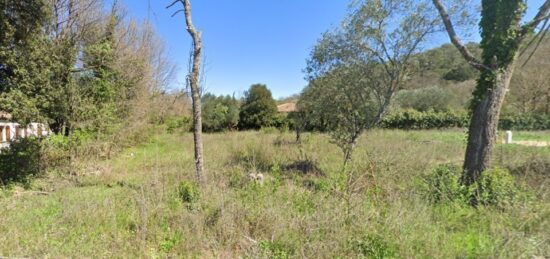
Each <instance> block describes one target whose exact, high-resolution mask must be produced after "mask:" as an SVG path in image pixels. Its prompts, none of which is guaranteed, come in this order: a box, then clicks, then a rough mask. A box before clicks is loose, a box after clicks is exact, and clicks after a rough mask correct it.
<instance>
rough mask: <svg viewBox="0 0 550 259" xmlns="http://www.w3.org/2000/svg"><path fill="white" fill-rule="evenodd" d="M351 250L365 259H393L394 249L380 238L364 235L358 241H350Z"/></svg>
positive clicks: (394, 255)
mask: <svg viewBox="0 0 550 259" xmlns="http://www.w3.org/2000/svg"><path fill="white" fill-rule="evenodd" d="M351 245H352V248H353V250H354V251H355V252H356V253H358V254H360V255H362V256H364V257H366V258H377V259H378V258H380V259H382V258H395V257H396V251H395V250H396V249H395V247H393V246H391V245H389V244H388V243H387V242H386V241H385V240H384V239H383V238H382V237H379V236H373V235H365V236H364V237H363V238H361V239H359V240H353V241H351Z"/></svg>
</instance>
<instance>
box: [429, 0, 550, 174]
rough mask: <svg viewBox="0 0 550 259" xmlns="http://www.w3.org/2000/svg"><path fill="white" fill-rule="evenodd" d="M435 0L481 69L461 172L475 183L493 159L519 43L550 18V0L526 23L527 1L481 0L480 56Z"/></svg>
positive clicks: (452, 31)
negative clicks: (461, 36)
mask: <svg viewBox="0 0 550 259" xmlns="http://www.w3.org/2000/svg"><path fill="white" fill-rule="evenodd" d="M432 2H433V4H434V5H435V7H436V8H437V10H438V12H439V14H440V16H441V19H442V21H443V23H444V24H445V28H446V30H447V33H448V35H449V38H450V40H451V42H452V43H453V44H454V45H455V47H456V48H457V49H458V50H459V51H460V53H461V54H462V56H463V57H464V59H465V60H466V61H468V63H469V64H470V65H471V66H472V67H474V68H476V69H477V70H479V71H480V73H481V74H480V76H479V78H478V80H477V86H476V89H475V91H474V93H473V98H472V102H471V112H472V117H471V121H470V127H469V130H468V145H467V147H466V157H465V159H464V174H463V176H462V182H463V183H464V184H465V185H471V184H473V183H475V182H476V181H477V180H478V179H479V178H480V176H481V174H482V172H483V171H485V170H486V169H487V168H488V167H489V165H490V162H491V156H492V153H493V147H494V145H495V141H496V132H497V126H498V119H499V116H500V110H501V107H502V104H503V102H504V99H505V96H506V92H507V90H508V89H509V86H510V80H511V78H512V74H513V72H514V69H515V67H516V63H517V59H518V56H519V55H520V53H521V52H520V47H521V46H522V45H523V44H524V43H525V39H526V38H528V37H529V35H532V33H533V32H534V30H535V28H536V27H537V26H538V25H539V24H541V23H542V22H544V25H543V27H546V25H547V23H548V20H549V18H550V16H549V13H550V0H547V1H545V2H544V4H543V5H542V6H541V7H540V9H539V12H538V13H537V14H536V16H535V18H534V19H533V20H531V21H529V22H527V23H525V24H522V19H523V17H524V15H525V11H526V9H527V4H526V1H524V0H510V1H500V0H482V1H481V21H480V23H479V27H480V30H481V44H480V47H481V49H482V55H481V60H479V59H477V58H476V57H475V56H474V55H473V54H472V53H471V52H470V50H469V49H468V47H467V46H465V45H464V44H462V42H461V40H460V39H459V37H458V35H457V34H456V31H455V29H454V25H453V23H452V21H451V18H450V16H449V14H448V13H447V10H446V8H445V6H444V5H443V3H442V2H441V0H432ZM542 36H544V34H542Z"/></svg>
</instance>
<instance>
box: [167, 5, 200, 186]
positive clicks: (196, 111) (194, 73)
mask: <svg viewBox="0 0 550 259" xmlns="http://www.w3.org/2000/svg"><path fill="white" fill-rule="evenodd" d="M177 3H181V4H182V5H183V10H178V11H176V12H175V13H174V15H176V14H177V13H179V12H182V11H183V12H184V13H185V24H186V25H187V32H188V33H189V35H190V36H191V38H192V39H193V52H192V59H193V62H192V67H191V69H190V70H191V71H190V73H189V75H188V76H187V83H188V84H189V86H190V88H191V99H192V101H193V140H194V144H195V168H196V177H197V181H198V182H199V184H204V163H203V145H202V117H201V96H200V95H201V94H200V90H201V87H200V85H199V79H200V77H199V76H200V75H199V73H200V68H201V58H202V37H201V33H200V32H199V31H197V29H196V28H195V26H194V25H193V20H192V17H191V4H190V3H189V0H176V1H173V2H172V3H171V4H170V5H168V7H167V8H170V7H172V6H174V5H175V4H177Z"/></svg>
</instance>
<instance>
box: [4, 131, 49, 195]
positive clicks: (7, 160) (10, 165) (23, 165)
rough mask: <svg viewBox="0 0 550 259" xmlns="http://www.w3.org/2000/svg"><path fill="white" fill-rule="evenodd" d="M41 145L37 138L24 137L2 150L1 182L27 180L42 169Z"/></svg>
mask: <svg viewBox="0 0 550 259" xmlns="http://www.w3.org/2000/svg"><path fill="white" fill-rule="evenodd" d="M40 162H41V146H40V140H39V139H37V138H23V139H19V140H17V141H15V142H12V143H11V145H10V147H9V148H4V149H2V150H0V184H1V183H3V184H7V183H10V182H27V181H28V179H29V178H30V177H34V176H38V175H39V174H41V173H42V171H43V170H41V169H42V168H41V164H40Z"/></svg>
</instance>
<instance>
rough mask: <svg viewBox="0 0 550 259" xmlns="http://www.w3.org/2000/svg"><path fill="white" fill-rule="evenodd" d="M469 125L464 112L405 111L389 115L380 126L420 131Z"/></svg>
mask: <svg viewBox="0 0 550 259" xmlns="http://www.w3.org/2000/svg"><path fill="white" fill-rule="evenodd" d="M468 123H469V118H468V115H467V114H466V113H464V112H457V111H444V112H435V111H433V110H430V111H426V112H419V111H417V110H405V111H401V112H396V113H392V114H389V115H388V116H386V117H385V118H384V119H383V120H382V122H381V124H380V126H381V127H382V128H391V129H407V130H420V129H441V128H462V127H466V126H468Z"/></svg>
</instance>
